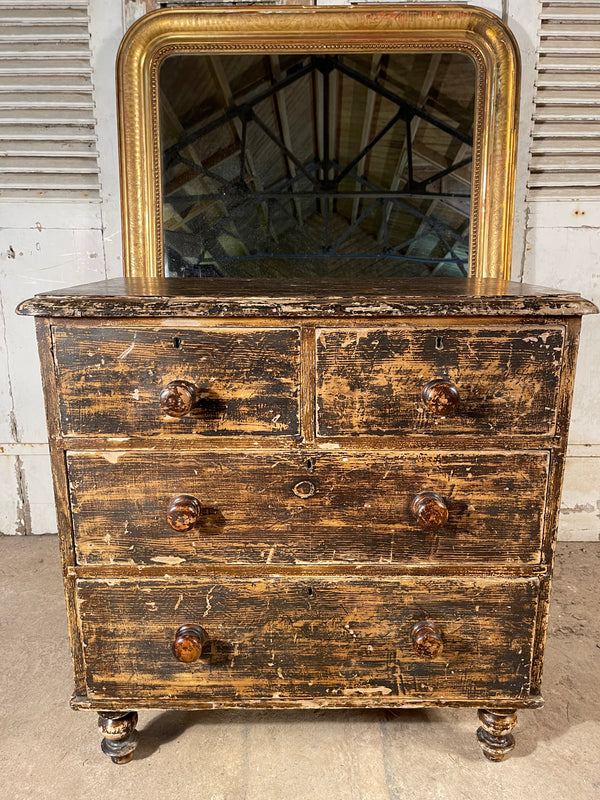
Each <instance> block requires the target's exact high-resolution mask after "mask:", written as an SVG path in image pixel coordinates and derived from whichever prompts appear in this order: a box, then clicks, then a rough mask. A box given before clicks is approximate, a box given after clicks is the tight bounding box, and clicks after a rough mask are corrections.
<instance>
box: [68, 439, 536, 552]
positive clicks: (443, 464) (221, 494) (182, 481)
mask: <svg viewBox="0 0 600 800" xmlns="http://www.w3.org/2000/svg"><path fill="white" fill-rule="evenodd" d="M548 462H549V456H548V453H547V452H545V451H541V452H533V453H510V452H509V453H504V452H502V453H498V452H496V453H491V452H486V453H446V452H428V453H420V452H405V453H378V454H372V453H368V452H366V453H361V454H357V453H347V454H344V453H343V452H342V453H320V452H317V451H313V450H310V449H308V448H306V449H303V450H302V451H301V452H296V451H292V452H290V451H277V452H273V453H252V454H245V453H239V452H223V451H221V452H219V453H186V454H185V456H178V455H177V454H175V453H162V452H161V453H159V452H156V453H155V452H150V453H149V452H145V453H136V452H135V451H121V452H119V451H107V452H103V453H102V452H100V453H69V454H68V464H69V481H70V487H71V505H72V509H73V525H74V530H75V541H76V548H77V561H78V563H79V564H102V563H104V564H151V563H155V564H161V563H162V564H167V565H179V564H186V565H190V564H198V563H249V564H250V563H263V564H273V565H275V564H281V563H284V564H285V563H292V564H293V563H296V564H301V563H318V562H337V563H344V562H347V563H353V562H361V563H362V562H379V563H382V562H383V563H415V562H421V563H443V562H447V563H452V562H465V561H466V562H469V563H472V564H497V563H511V562H520V563H523V562H528V563H535V562H537V561H539V552H540V544H541V537H542V525H543V508H544V498H545V494H546V485H547V480H548ZM304 483H310V484H311V485H312V486H313V487H314V493H312V494H310V493H308V492H304V491H300V490H298V491H297V492H294V488H296V487H297V486H298V484H304ZM301 488H302V487H301ZM423 491H433V492H436V493H437V494H438V495H440V496H441V497H443V498H444V501H445V503H446V506H447V508H448V514H449V517H448V522H447V523H446V524H445V525H444V526H443V527H442V528H440V529H439V530H437V531H434V532H427V531H424V530H422V528H421V527H420V525H419V523H418V521H417V520H416V519H415V517H414V515H413V512H412V510H411V506H412V501H413V499H414V497H415V496H416V495H418V494H419V493H421V492H423ZM178 495H191V496H193V497H195V498H197V499H198V501H199V503H200V505H201V507H202V509H203V517H201V519H200V522H199V524H198V525H196V526H195V527H193V528H192V529H190V530H187V531H175V530H173V529H172V528H171V527H170V526H169V524H168V522H167V512H168V509H169V508H170V506H171V503H172V500H173V498H174V497H175V496H178Z"/></svg>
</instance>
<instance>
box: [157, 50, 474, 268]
mask: <svg viewBox="0 0 600 800" xmlns="http://www.w3.org/2000/svg"><path fill="white" fill-rule="evenodd" d="M465 70H470V71H469V72H468V73H467V77H466V78H465ZM189 75H193V76H194V91H193V92H190V88H189V82H188V83H186V81H185V77H186V76H189ZM469 76H471V77H473V68H472V66H471V62H470V61H469V60H468V59H467V58H465V57H464V56H458V55H451V54H445V55H443V56H442V55H431V54H428V55H424V54H387V55H386V54H376V55H373V56H352V55H348V56H347V55H342V56H306V55H304V56H303V55H300V56H270V57H267V56H260V57H256V56H213V57H211V56H175V57H170V58H167V59H166V60H165V62H163V66H162V68H161V88H162V89H163V95H164V97H163V100H162V101H161V110H162V115H161V136H162V148H163V164H164V172H163V194H164V205H163V218H164V228H165V253H166V265H165V267H166V271H167V274H182V275H227V276H240V277H246V276H247V277H253V276H262V277H269V276H273V277H274V276H282V277H283V276H301V275H304V276H306V277H311V276H312V277H318V276H321V275H329V276H336V275H339V276H340V277H348V276H358V275H362V276H364V277H394V276H401V275H415V276H419V275H438V274H444V275H448V274H450V275H461V274H462V275H464V274H466V273H467V263H468V230H469V198H470V170H471V153H472V141H471V132H472V122H473V87H474V78H473V79H471V80H469ZM411 81H413V82H414V85H413V84H412V83H411ZM198 86H200V87H203V89H204V93H203V94H202V95H201V96H200V97H198V96H197V95H198ZM166 97H168V98H169V101H168V102H167V100H166V99H165V98H166Z"/></svg>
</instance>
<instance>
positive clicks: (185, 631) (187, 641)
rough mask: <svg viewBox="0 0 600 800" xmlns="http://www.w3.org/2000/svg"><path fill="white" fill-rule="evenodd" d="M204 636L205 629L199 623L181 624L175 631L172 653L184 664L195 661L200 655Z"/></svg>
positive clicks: (204, 640)
mask: <svg viewBox="0 0 600 800" xmlns="http://www.w3.org/2000/svg"><path fill="white" fill-rule="evenodd" d="M206 638H207V637H206V631H205V630H204V628H201V627H200V625H191V624H188V625H181V627H179V628H177V632H176V633H175V641H174V642H173V655H174V656H175V658H176V659H177V660H178V661H183V662H184V664H189V663H190V662H191V661H197V660H198V659H199V658H200V656H201V655H202V648H203V646H204V643H205V642H206Z"/></svg>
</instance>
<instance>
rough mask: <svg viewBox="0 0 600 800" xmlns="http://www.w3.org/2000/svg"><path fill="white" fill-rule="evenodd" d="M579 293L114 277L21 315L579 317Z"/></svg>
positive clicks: (59, 294) (584, 310)
mask: <svg viewBox="0 0 600 800" xmlns="http://www.w3.org/2000/svg"><path fill="white" fill-rule="evenodd" d="M596 310H597V309H596V307H595V306H594V305H593V303H590V302H589V301H587V300H584V299H583V298H582V297H581V296H580V295H579V294H577V293H575V292H568V291H564V290H554V289H547V288H543V287H539V286H531V285H528V284H522V283H516V282H512V281H505V280H501V279H491V278H490V279H485V278H482V279H476V278H464V279H463V278H437V279H419V280H417V281H415V280H412V279H406V280H401V279H398V280H396V279H395V280H384V281H377V282H371V281H352V282H343V281H330V280H327V281H319V282H315V281H307V282H302V281H287V280H285V281H284V280H269V281H267V280H244V279H228V278H213V279H211V278H200V279H193V278H186V279H179V278H113V279H111V280H107V281H99V282H96V283H90V284H84V285H81V286H74V287H70V288H67V289H60V290H57V291H50V292H44V293H41V294H38V295H36V296H35V297H34V298H32V299H31V300H26V301H25V302H24V303H22V304H21V305H20V306H19V309H18V311H19V313H21V314H25V315H35V316H58V317H139V316H156V317H170V316H188V317H281V318H286V317H295V318H304V317H315V316H317V317H319V316H325V317H330V316H349V317H357V318H361V317H369V316H375V317H392V318H393V317H404V316H407V317H411V316H417V317H420V316H438V315H439V316H464V317H469V316H482V315H483V316H488V315H489V316H529V315H535V316H579V315H582V314H590V313H594V312H595V311H596Z"/></svg>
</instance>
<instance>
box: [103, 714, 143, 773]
mask: <svg viewBox="0 0 600 800" xmlns="http://www.w3.org/2000/svg"><path fill="white" fill-rule="evenodd" d="M98 715H99V719H98V727H99V728H100V730H101V731H102V735H103V736H104V739H103V740H102V744H101V747H102V752H103V753H106V755H107V756H109V757H110V759H111V761H112V762H113V763H114V764H127V763H128V762H129V761H131V759H132V758H133V751H134V750H135V748H136V747H137V743H138V739H139V738H140V735H139V733H138V732H137V731H136V729H135V726H136V725H137V721H138V715H137V713H136V712H135V711H126V712H125V713H115V714H113V713H112V712H111V711H99V712H98Z"/></svg>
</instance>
